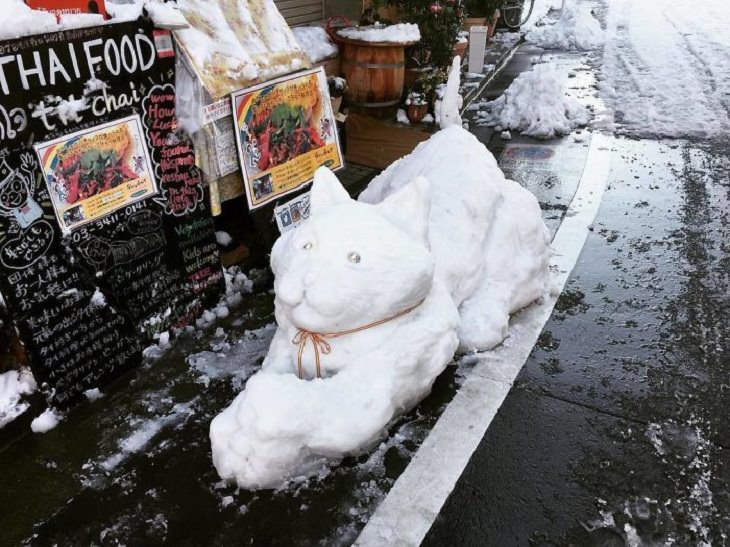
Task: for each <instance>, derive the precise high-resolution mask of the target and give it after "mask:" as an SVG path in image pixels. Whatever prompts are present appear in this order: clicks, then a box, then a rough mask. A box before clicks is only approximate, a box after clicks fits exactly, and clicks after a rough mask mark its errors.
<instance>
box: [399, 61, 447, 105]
mask: <svg viewBox="0 0 730 547" xmlns="http://www.w3.org/2000/svg"><path fill="white" fill-rule="evenodd" d="M445 81H446V72H445V71H443V70H440V69H432V70H429V71H427V72H424V73H423V74H422V75H421V76H419V77H418V79H417V80H416V81H415V82H413V85H412V86H411V87H410V88H409V89H408V97H411V99H412V102H413V103H414V104H419V103H415V101H413V99H414V98H418V99H422V100H423V101H424V102H425V103H427V104H430V103H431V102H433V99H434V95H435V93H436V88H438V86H439V85H441V84H442V83H444V82H445Z"/></svg>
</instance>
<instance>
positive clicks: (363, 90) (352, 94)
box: [338, 36, 412, 117]
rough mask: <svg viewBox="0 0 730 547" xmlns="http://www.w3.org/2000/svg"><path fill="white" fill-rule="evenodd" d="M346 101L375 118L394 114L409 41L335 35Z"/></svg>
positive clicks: (401, 88)
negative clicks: (387, 40) (399, 41)
mask: <svg viewBox="0 0 730 547" xmlns="http://www.w3.org/2000/svg"><path fill="white" fill-rule="evenodd" d="M338 42H339V45H340V52H341V56H342V73H343V76H344V77H345V79H346V80H347V86H348V92H347V95H346V97H347V104H348V105H349V106H350V108H351V109H353V110H355V111H359V112H364V113H367V114H371V115H373V116H376V117H385V116H390V115H392V114H394V113H395V110H396V109H397V108H398V104H399V103H400V101H401V98H402V95H403V78H404V75H405V67H406V62H405V48H406V46H409V45H412V43H410V42H409V43H393V42H366V41H363V40H354V39H351V38H343V37H342V36H338Z"/></svg>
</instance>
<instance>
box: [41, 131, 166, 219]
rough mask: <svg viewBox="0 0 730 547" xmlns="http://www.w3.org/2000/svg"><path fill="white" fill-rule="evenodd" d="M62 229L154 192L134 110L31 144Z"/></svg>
mask: <svg viewBox="0 0 730 547" xmlns="http://www.w3.org/2000/svg"><path fill="white" fill-rule="evenodd" d="M35 150H36V152H37V154H38V159H39V160H40V165H41V170H42V171H43V177H44V178H45V180H46V184H47V185H48V190H49V191H50V193H51V202H52V203H53V208H54V209H55V211H56V217H57V218H58V222H59V224H60V225H61V229H62V230H63V231H64V232H69V231H71V230H73V229H74V228H78V227H79V226H83V225H84V224H87V223H89V222H91V221H93V220H96V219H98V218H101V217H103V216H105V215H107V214H109V213H112V212H114V211H116V210H118V209H121V208H123V207H126V206H127V205H131V204H132V203H135V202H137V201H140V200H143V199H145V198H148V197H150V196H153V195H155V194H157V184H156V183H155V178H154V175H153V168H152V162H151V161H150V156H149V153H148V151H147V146H146V144H145V141H144V135H143V129H142V122H141V121H140V119H139V116H130V117H127V118H124V119H121V120H117V121H114V122H110V123H105V124H101V125H99V126H97V127H94V128H92V129H85V130H82V131H77V132H75V133H71V134H70V135H67V136H64V137H60V138H58V139H54V140H52V141H49V142H44V143H40V144H36V145H35Z"/></svg>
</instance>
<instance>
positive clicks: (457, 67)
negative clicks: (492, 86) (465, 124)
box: [439, 55, 462, 129]
mask: <svg viewBox="0 0 730 547" xmlns="http://www.w3.org/2000/svg"><path fill="white" fill-rule="evenodd" d="M460 86H461V57H460V56H458V55H457V56H456V57H454V61H453V62H452V63H451V71H450V72H449V79H448V81H447V82H446V92H445V93H444V98H443V99H442V103H441V117H440V120H439V125H440V126H441V129H446V128H447V127H451V126H452V125H458V126H459V127H461V124H462V122H461V114H460V113H459V106H460V103H461V96H460V95H459V87H460Z"/></svg>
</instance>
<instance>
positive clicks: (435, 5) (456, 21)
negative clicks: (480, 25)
mask: <svg viewBox="0 0 730 547" xmlns="http://www.w3.org/2000/svg"><path fill="white" fill-rule="evenodd" d="M381 5H394V6H397V7H398V10H399V13H400V19H401V21H402V22H404V23H415V24H417V25H418V28H419V30H420V32H421V41H420V42H419V43H418V44H417V45H416V46H413V48H411V51H409V57H414V58H416V59H417V60H418V63H417V66H426V65H430V66H433V67H435V68H445V67H447V66H449V65H450V64H451V59H452V58H453V54H454V53H453V49H454V45H455V44H456V42H457V36H458V34H459V31H460V30H461V23H462V20H463V17H464V11H463V9H462V7H461V5H460V2H459V0H373V1H372V6H373V8H374V9H378V8H379V7H380V6H381Z"/></svg>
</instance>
